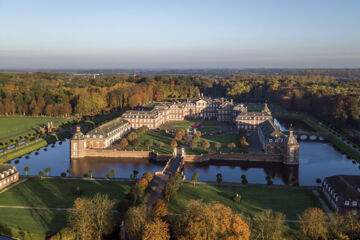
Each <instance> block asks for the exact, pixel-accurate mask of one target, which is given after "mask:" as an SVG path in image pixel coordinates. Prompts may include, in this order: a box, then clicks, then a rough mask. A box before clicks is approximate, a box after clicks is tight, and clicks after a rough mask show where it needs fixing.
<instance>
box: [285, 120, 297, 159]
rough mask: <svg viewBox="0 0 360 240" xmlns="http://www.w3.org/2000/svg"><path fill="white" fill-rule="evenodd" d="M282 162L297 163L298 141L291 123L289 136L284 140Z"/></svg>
mask: <svg viewBox="0 0 360 240" xmlns="http://www.w3.org/2000/svg"><path fill="white" fill-rule="evenodd" d="M283 163H285V164H299V143H298V141H297V140H296V138H295V137H294V132H293V129H292V125H291V126H290V129H289V136H288V137H287V138H286V139H285V142H284V156H283Z"/></svg>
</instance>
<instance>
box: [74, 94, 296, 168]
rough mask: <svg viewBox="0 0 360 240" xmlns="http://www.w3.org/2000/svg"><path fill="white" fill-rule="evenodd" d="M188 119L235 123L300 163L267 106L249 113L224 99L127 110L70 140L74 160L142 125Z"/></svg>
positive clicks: (268, 150) (286, 159)
mask: <svg viewBox="0 0 360 240" xmlns="http://www.w3.org/2000/svg"><path fill="white" fill-rule="evenodd" d="M185 119H190V120H191V119H193V120H196V119H199V120H216V121H219V122H233V123H234V124H235V126H236V128H237V129H238V130H245V131H253V132H257V134H258V137H259V140H260V143H261V145H262V148H263V151H264V152H265V153H267V154H277V155H282V158H283V162H284V163H286V164H298V162H299V144H298V142H297V141H296V139H295V138H294V136H293V135H292V131H290V135H289V136H288V137H286V136H285V135H284V134H283V133H282V132H281V131H280V130H279V129H278V128H277V126H276V125H275V124H274V122H273V117H272V115H271V112H270V109H269V108H268V106H267V104H266V103H265V107H264V109H263V110H262V111H261V112H248V111H247V107H246V106H245V105H244V104H235V103H234V102H233V100H232V99H231V100H230V101H228V100H225V99H224V98H220V99H218V98H217V99H212V98H201V99H197V100H193V101H190V100H187V101H173V102H160V103H156V104H155V105H154V107H153V108H152V109H150V110H128V111H126V112H124V113H123V114H122V116H121V117H120V118H117V119H114V120H112V121H110V122H108V123H105V124H103V125H101V126H99V127H97V128H95V129H93V130H91V131H90V132H88V133H87V134H86V135H84V134H83V133H82V132H81V131H80V129H78V130H77V131H76V133H75V134H74V136H73V138H72V140H71V157H72V158H77V157H83V156H85V155H86V154H85V152H84V151H85V150H86V149H103V148H107V147H109V146H110V145H111V144H112V143H113V142H115V141H116V140H118V139H120V138H122V137H123V136H125V135H126V134H128V133H129V132H130V131H131V129H137V128H141V127H143V126H146V127H148V128H149V129H158V128H159V127H160V126H161V125H162V124H164V123H166V122H168V121H181V120H185Z"/></svg>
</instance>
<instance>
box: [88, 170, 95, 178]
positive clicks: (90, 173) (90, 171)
mask: <svg viewBox="0 0 360 240" xmlns="http://www.w3.org/2000/svg"><path fill="white" fill-rule="evenodd" d="M94 173H95V169H90V170H89V175H90V178H92V176H93V174H94Z"/></svg>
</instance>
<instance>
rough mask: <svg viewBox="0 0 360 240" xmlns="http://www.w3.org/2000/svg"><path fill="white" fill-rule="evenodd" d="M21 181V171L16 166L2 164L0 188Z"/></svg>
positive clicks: (0, 165)
mask: <svg viewBox="0 0 360 240" xmlns="http://www.w3.org/2000/svg"><path fill="white" fill-rule="evenodd" d="M17 181H19V172H18V171H17V169H16V168H15V167H14V166H11V165H8V164H0V189H3V188H5V187H7V186H9V185H10V184H12V183H14V182H17Z"/></svg>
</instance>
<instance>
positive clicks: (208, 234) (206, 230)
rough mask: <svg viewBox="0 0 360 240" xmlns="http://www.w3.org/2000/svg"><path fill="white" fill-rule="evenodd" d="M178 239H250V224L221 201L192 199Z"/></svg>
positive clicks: (182, 221) (183, 216) (182, 218)
mask: <svg viewBox="0 0 360 240" xmlns="http://www.w3.org/2000/svg"><path fill="white" fill-rule="evenodd" d="M179 227H180V228H181V229H180V231H177V232H178V233H179V235H180V236H176V238H177V239H197V240H207V239H238V240H249V238H250V230H249V226H248V225H247V224H246V223H245V222H244V221H243V220H242V219H241V217H240V216H239V215H237V214H235V213H234V212H233V211H232V210H231V208H229V207H226V206H224V205H222V204H219V203H207V204H205V203H203V202H201V201H199V200H192V201H190V202H189V204H188V205H187V207H186V210H185V212H184V214H183V215H182V217H181V224H180V226H179Z"/></svg>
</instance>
